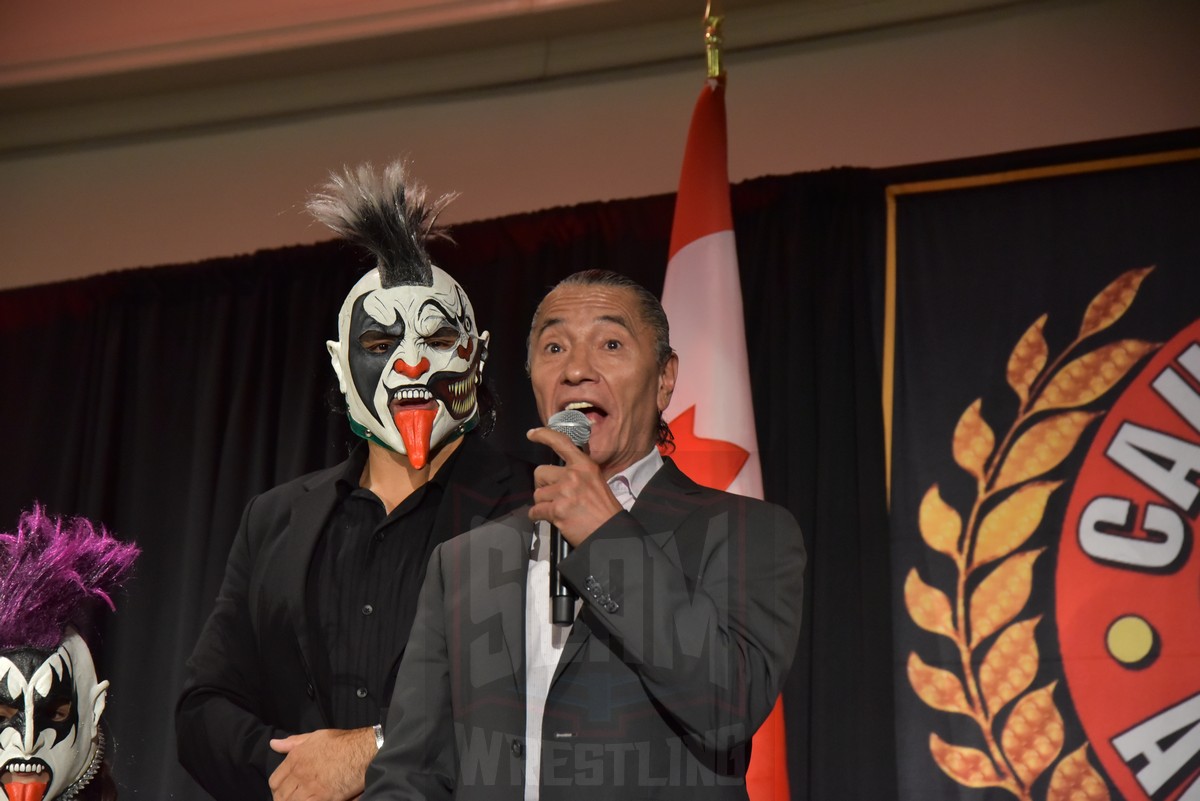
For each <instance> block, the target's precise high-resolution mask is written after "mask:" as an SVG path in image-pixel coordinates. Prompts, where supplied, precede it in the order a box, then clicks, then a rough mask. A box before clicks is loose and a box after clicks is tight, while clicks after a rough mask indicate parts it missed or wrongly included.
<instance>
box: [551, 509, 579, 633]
mask: <svg viewBox="0 0 1200 801" xmlns="http://www.w3.org/2000/svg"><path fill="white" fill-rule="evenodd" d="M570 553H571V543H569V542H567V539H566V537H564V536H563V535H562V532H561V531H559V530H558V526H551V527H550V619H551V620H552V621H554V623H555V624H557V625H560V626H569V625H571V624H572V623H574V622H575V601H576V599H577V598H578V597H579V596H577V595H576V594H575V593H574V592H573V591H572V590H571V588H570V587H568V586H567V585H566V583H565V582H564V581H563V580H562V574H561V573H559V572H558V560H559V559H565V558H567V556H569V555H570Z"/></svg>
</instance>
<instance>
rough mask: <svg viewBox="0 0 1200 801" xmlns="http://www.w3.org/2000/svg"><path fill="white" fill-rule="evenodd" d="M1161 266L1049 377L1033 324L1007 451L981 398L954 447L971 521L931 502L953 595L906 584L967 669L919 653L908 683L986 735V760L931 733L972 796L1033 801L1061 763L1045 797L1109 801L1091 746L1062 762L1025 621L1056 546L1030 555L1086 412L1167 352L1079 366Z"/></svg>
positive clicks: (1136, 349) (1015, 370)
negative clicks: (970, 484) (997, 793)
mask: <svg viewBox="0 0 1200 801" xmlns="http://www.w3.org/2000/svg"><path fill="white" fill-rule="evenodd" d="M1152 269H1154V268H1153V267H1145V268H1142V269H1137V270H1130V271H1128V272H1126V273H1125V274H1124V275H1122V276H1120V277H1119V278H1117V279H1116V280H1115V281H1113V282H1112V283H1111V284H1109V285H1108V286H1107V287H1106V288H1105V289H1104V290H1103V291H1102V292H1100V294H1098V295H1097V296H1096V297H1095V298H1093V299H1092V302H1091V303H1090V304H1089V305H1088V307H1087V311H1086V312H1085V313H1084V316H1083V323H1082V325H1081V326H1080V329H1079V334H1078V335H1077V336H1076V337H1075V340H1074V341H1073V342H1071V343H1070V344H1069V345H1067V347H1066V348H1065V349H1064V350H1063V351H1062V352H1061V353H1060V354H1059V355H1058V356H1057V357H1056V358H1055V359H1054V361H1053V362H1051V363H1050V366H1049V367H1048V368H1047V366H1046V365H1047V362H1048V361H1049V358H1050V354H1049V348H1048V346H1047V344H1046V339H1045V337H1044V336H1043V333H1042V331H1043V328H1044V326H1045V324H1046V315H1042V316H1041V317H1040V318H1038V319H1037V320H1036V321H1035V322H1034V323H1033V325H1031V326H1030V327H1029V329H1028V330H1027V331H1026V332H1025V333H1024V335H1023V336H1022V337H1021V339H1020V341H1019V342H1017V345H1016V347H1015V348H1014V349H1013V351H1012V355H1011V356H1010V357H1009V359H1008V370H1007V380H1008V384H1009V386H1010V387H1012V389H1013V391H1014V392H1016V394H1017V397H1018V399H1019V400H1020V407H1019V409H1018V411H1017V415H1016V419H1014V420H1013V422H1012V424H1011V425H1010V426H1009V428H1008V430H1007V431H1006V432H1005V434H1004V436H1003V439H1002V440H1001V441H1000V444H999V446H998V447H997V445H996V435H995V434H994V433H993V430H992V428H991V427H990V426H989V425H988V423H987V421H986V420H984V418H983V414H982V400H981V399H977V400H976V401H975V402H973V403H972V404H971V405H970V406H968V407H967V409H966V411H964V412H963V414H962V416H961V417H960V418H959V421H958V425H957V426H956V427H955V430H954V437H953V447H952V450H953V454H954V460H955V462H956V463H957V464H958V466H959V467H961V468H962V469H963V470H965V471H966V472H967V473H969V474H970V475H971V476H972V477H973V478H974V479H975V494H974V502H973V503H972V504H971V509H970V511H969V512H968V514H967V516H966V524H965V525H964V524H963V517H962V515H961V514H960V513H959V511H958V510H957V509H955V508H954V507H952V506H950V505H949V504H948V503H946V502H945V501H944V500H943V499H942V496H941V494H940V492H939V490H938V485H937V484H934V485H933V486H931V487H930V488H929V490H928V491H927V492H926V493H925V496H924V498H923V499H922V501H921V506H920V510H919V512H918V518H919V519H918V524H919V527H920V531H921V537H922V539H923V540H924V541H925V544H926V545H928V546H929V547H930V548H932V549H933V550H935V551H937V552H938V553H941V554H944V555H945V556H947V557H949V558H950V559H951V560H952V561H953V562H954V567H955V570H956V574H957V580H956V582H955V586H954V589H953V593H952V595H951V594H948V593H946V592H944V591H943V590H941V589H938V588H937V587H934V586H931V585H930V584H928V583H926V582H925V581H923V580H922V579H921V577H920V575H919V574H918V572H917V569H916V568H913V569H912V570H910V571H909V573H908V577H907V579H906V580H905V583H904V602H905V605H906V606H907V608H908V613H909V615H910V616H911V617H912V619H913V622H915V623H916V624H917V625H918V626H920V627H921V628H922V629H925V630H926V631H928V632H932V633H933V634H937V635H940V636H943V637H946V638H948V639H949V640H951V641H952V642H953V643H954V645H955V647H956V649H957V653H958V661H959V665H958V667H959V672H954V671H951V670H943V669H941V668H938V667H933V666H931V665H928V664H926V663H925V662H924V661H923V660H922V659H921V657H920V656H918V655H917V653H916V652H915V651H914V652H912V653H910V654H909V657H908V680H909V683H910V684H911V685H912V688H913V690H914V691H915V692H916V694H917V695H918V696H919V697H920V699H921V700H922V701H924V702H925V703H926V704H928V705H929V706H931V707H933V708H934V709H936V710H939V711H942V712H954V713H958V714H961V715H966V716H967V717H969V718H971V719H972V720H973V721H975V724H976V725H977V726H978V727H979V731H980V734H982V736H983V741H984V743H985V744H986V749H985V750H980V749H978V748H970V747H967V746H962V745H954V744H951V743H947V742H945V741H944V740H942V738H940V737H938V735H937V734H936V733H932V732H931V733H930V735H929V750H930V752H931V753H932V755H933V759H934V761H935V762H936V763H937V764H938V766H939V767H940V768H941V769H942V770H943V771H944V772H945V773H946V774H947V775H948V776H949V777H950V778H952V779H954V781H956V782H958V783H959V784H962V785H964V786H967V787H979V788H984V787H997V788H1001V789H1004V790H1007V791H1008V792H1009V793H1011V794H1012V795H1013V796H1015V797H1016V798H1018V799H1021V801H1034V799H1033V795H1032V788H1033V785H1034V783H1035V782H1036V781H1037V780H1038V779H1039V778H1040V777H1041V776H1042V775H1043V774H1044V773H1045V772H1046V771H1047V770H1048V769H1049V768H1050V767H1051V766H1052V765H1053V766H1055V767H1054V772H1053V773H1052V774H1051V777H1050V782H1049V785H1048V788H1047V790H1046V793H1045V797H1044V798H1045V801H1068V799H1070V801H1084V800H1085V799H1086V800H1087V801H1101V800H1102V799H1103V800H1105V801H1107V799H1108V797H1109V795H1108V789H1107V786H1106V785H1105V783H1104V780H1103V779H1102V778H1101V776H1100V775H1099V773H1097V772H1096V770H1095V769H1094V768H1093V767H1092V765H1091V763H1090V761H1089V760H1088V755H1087V748H1088V745H1087V743H1086V742H1085V743H1083V744H1082V745H1081V746H1079V747H1078V748H1076V749H1075V750H1074V751H1072V752H1071V753H1069V754H1067V755H1066V756H1064V757H1062V758H1061V759H1060V758H1059V757H1060V755H1061V753H1062V750H1063V746H1064V744H1065V743H1064V739H1065V736H1064V730H1063V718H1062V714H1061V713H1060V712H1059V710H1058V707H1057V705H1056V704H1055V702H1054V689H1055V686H1056V685H1057V682H1055V681H1052V682H1050V683H1049V684H1047V685H1045V686H1044V687H1040V688H1038V689H1033V690H1031V689H1030V687H1031V685H1032V684H1033V681H1034V678H1035V677H1036V675H1037V672H1038V666H1039V654H1038V648H1037V642H1036V640H1035V638H1034V629H1036V628H1037V625H1038V623H1039V621H1040V620H1041V616H1040V615H1035V616H1032V617H1027V618H1024V619H1021V620H1018V619H1017V618H1018V616H1019V615H1020V614H1021V613H1022V611H1023V610H1024V608H1025V604H1026V602H1027V601H1028V600H1029V596H1030V594H1031V592H1032V589H1033V565H1034V562H1036V561H1037V559H1038V557H1039V556H1041V554H1042V552H1043V551H1045V550H1046V549H1045V548H1029V549H1025V550H1021V548H1022V546H1024V545H1025V543H1026V542H1027V541H1028V539H1029V537H1030V536H1031V535H1032V534H1033V533H1034V531H1035V530H1036V529H1037V527H1038V526H1039V525H1040V524H1041V522H1042V517H1043V515H1044V513H1045V510H1046V503H1047V502H1048V500H1049V499H1050V495H1051V494H1052V493H1053V492H1054V491H1055V490H1056V489H1057V488H1058V487H1059V485H1060V484H1061V483H1062V482H1060V481H1040V480H1038V479H1039V478H1040V477H1041V476H1044V475H1045V474H1047V473H1049V472H1050V471H1051V470H1053V469H1054V468H1055V467H1057V466H1058V465H1059V464H1061V463H1062V461H1063V460H1064V459H1066V458H1067V456H1068V455H1069V454H1070V453H1071V451H1072V450H1073V449H1074V448H1075V445H1076V444H1077V443H1078V441H1079V438H1080V436H1081V435H1082V434H1083V432H1084V430H1085V429H1086V428H1087V426H1088V424H1089V423H1091V422H1092V420H1094V419H1095V418H1096V417H1098V416H1099V415H1100V414H1102V412H1089V411H1081V410H1080V407H1083V406H1086V405H1088V404H1090V403H1091V402H1092V401H1095V400H1097V399H1098V398H1100V397H1101V396H1102V395H1104V394H1105V393H1106V392H1108V391H1109V390H1110V389H1112V387H1113V386H1115V385H1116V384H1117V382H1119V381H1120V380H1121V378H1122V377H1124V376H1125V375H1126V374H1127V373H1128V372H1129V370H1130V369H1132V368H1133V366H1134V365H1135V364H1137V363H1138V362H1139V361H1140V360H1141V359H1142V358H1143V357H1144V356H1146V355H1147V354H1148V353H1150V352H1152V351H1153V350H1154V349H1155V348H1157V347H1158V344H1156V343H1150V342H1143V341H1140V340H1136V339H1125V340H1120V341H1118V342H1113V343H1111V344H1108V345H1103V346H1101V347H1098V348H1095V349H1094V350H1091V351H1088V352H1086V353H1083V355H1080V356H1073V354H1075V353H1076V352H1077V351H1078V350H1080V349H1081V346H1082V345H1083V343H1084V342H1085V341H1086V340H1088V339H1090V338H1091V337H1092V336H1094V335H1095V334H1097V333H1099V332H1100V331H1103V330H1104V329H1106V328H1108V327H1109V326H1111V325H1112V324H1113V323H1115V322H1116V321H1117V320H1118V319H1120V317H1121V316H1122V315H1123V314H1124V313H1125V312H1126V310H1128V308H1129V306H1130V305H1131V304H1132V303H1133V300H1134V298H1135V297H1136V296H1137V292H1138V289H1139V288H1140V287H1141V284H1142V280H1143V279H1144V278H1145V277H1146V275H1147V274H1149V272H1150V271H1151V270H1152ZM1068 359H1070V361H1068ZM980 576H982V578H981V579H980V580H978V581H975V580H974V579H977V578H978V577H980ZM984 647H986V652H984V653H983V658H982V661H979V660H977V658H976V657H977V655H978V654H979V653H980V649H982V648H984ZM1010 705H1011V706H1010ZM1006 710H1008V711H1007V714H1002V713H1004V712H1005V711H1006ZM1056 762H1057V764H1055V763H1056Z"/></svg>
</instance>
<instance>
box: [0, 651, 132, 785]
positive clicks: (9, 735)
mask: <svg viewBox="0 0 1200 801" xmlns="http://www.w3.org/2000/svg"><path fill="white" fill-rule="evenodd" d="M107 691H108V682H107V681H103V682H101V681H98V680H97V679H96V668H95V665H94V664H93V662H92V654H91V651H89V650H88V647H87V644H86V643H85V642H84V641H83V638H82V637H80V636H79V634H78V633H77V632H76V631H75V630H74V629H73V628H69V627H68V628H67V636H66V638H65V639H64V640H63V642H62V644H61V645H59V646H58V648H56V649H55V650H53V651H43V650H40V649H37V648H18V649H14V650H10V651H6V652H4V653H0V781H3V788H4V792H5V794H6V795H7V798H8V800H9V801H49V800H50V799H56V798H69V797H72V796H74V794H75V792H76V791H78V789H80V788H81V787H82V786H84V785H86V784H87V782H88V781H90V779H91V778H92V776H93V775H94V774H95V772H96V770H97V769H98V768H99V766H100V761H101V759H102V758H103V753H102V748H103V740H102V736H101V734H100V730H99V725H100V716H101V715H102V714H103V713H104V703H105V697H106V695H107ZM64 794H65V795H64Z"/></svg>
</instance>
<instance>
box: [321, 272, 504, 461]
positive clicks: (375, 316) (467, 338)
mask: <svg viewBox="0 0 1200 801" xmlns="http://www.w3.org/2000/svg"><path fill="white" fill-rule="evenodd" d="M487 342H488V333H487V332H486V331H485V332H483V333H482V334H481V333H479V331H478V329H477V328H476V326H475V313H474V311H473V310H472V309H471V302H470V301H469V300H468V299H467V295H466V293H465V292H463V290H462V287H460V286H459V285H458V283H457V282H456V281H455V280H454V279H453V278H451V277H450V276H449V275H448V274H446V273H445V272H444V271H443V270H441V269H439V268H437V267H434V268H433V286H430V287H426V286H401V287H393V288H390V289H383V288H382V287H381V286H380V283H379V273H378V271H377V270H372V271H371V272H369V273H367V274H366V275H365V276H363V278H362V279H361V280H360V281H359V282H358V283H357V284H356V285H355V286H354V289H352V290H350V294H349V295H348V296H347V297H346V301H345V303H343V304H342V310H341V313H340V314H339V315H338V341H337V342H328V343H326V344H327V345H328V347H329V355H330V357H331V358H332V360H333V369H334V371H335V372H336V373H337V376H338V382H339V384H340V386H341V390H342V392H343V393H345V395H346V405H347V407H348V410H349V412H350V419H351V421H352V423H354V424H356V426H355V430H356V431H358V433H360V435H362V436H364V437H366V438H367V439H368V440H373V441H376V442H380V443H382V444H384V445H386V446H388V447H389V448H391V449H392V450H394V451H397V452H399V453H404V454H407V455H408V459H409V462H411V463H412V466H413V467H415V468H418V469H420V468H422V467H424V466H425V465H426V463H427V462H428V460H429V457H430V454H432V453H435V452H436V451H437V449H438V448H439V447H441V446H442V445H443V444H444V443H446V442H447V441H448V440H450V439H451V438H452V436H453V435H455V434H456V433H458V432H459V431H466V430H468V429H469V428H470V427H472V426H473V425H474V424H475V422H476V420H477V418H478V415H479V408H478V405H477V403H476V396H475V388H476V385H477V384H478V383H479V381H480V380H481V378H482V373H483V362H484V360H485V359H486V358H487Z"/></svg>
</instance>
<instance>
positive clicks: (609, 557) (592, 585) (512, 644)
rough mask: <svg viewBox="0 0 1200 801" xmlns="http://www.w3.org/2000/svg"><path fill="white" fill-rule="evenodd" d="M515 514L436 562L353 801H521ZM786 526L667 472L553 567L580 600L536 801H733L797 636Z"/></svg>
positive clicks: (453, 546) (797, 561) (520, 519)
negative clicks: (358, 798)
mask: <svg viewBox="0 0 1200 801" xmlns="http://www.w3.org/2000/svg"><path fill="white" fill-rule="evenodd" d="M526 513H527V510H518V511H516V512H514V513H513V514H511V515H509V516H507V517H505V518H502V519H499V520H497V521H495V522H492V523H488V524H486V525H484V526H482V527H481V528H478V529H476V530H474V531H471V532H469V533H467V534H465V535H463V536H461V537H456V538H455V539H453V540H451V541H450V542H447V543H445V544H444V545H441V546H439V547H438V548H436V549H435V550H434V553H433V557H432V559H431V560H430V566H429V570H428V572H427V574H426V579H425V585H424V587H423V588H422V591H421V592H422V594H421V601H420V607H419V608H418V611H417V619H416V621H415V622H414V624H413V632H412V634H411V636H410V639H409V647H408V650H407V651H406V653H405V656H404V659H403V661H402V662H401V665H400V671H399V674H398V675H397V678H396V687H395V692H394V694H393V696H392V706H391V710H390V711H389V713H388V730H387V736H386V741H385V743H384V746H383V749H382V750H381V751H380V752H379V754H378V755H377V757H376V758H375V760H374V762H372V764H371V767H370V768H369V769H368V771H367V789H366V793H365V794H364V796H363V798H364V801H379V800H380V799H417V798H421V799H425V798H449V797H456V798H459V799H488V800H489V801H493V800H495V799H499V800H500V801H519V799H521V798H522V797H523V785H524V758H525V743H524V739H525V703H526V698H525V669H524V661H525V614H524V606H525V585H526V571H527V569H528V564H529V550H530V543H531V534H532V525H531V524H530V523H529V521H528V518H527V514H526ZM804 561H805V556H804V547H803V544H802V540H801V535H800V530H799V527H798V526H797V524H796V521H795V519H794V518H793V517H792V516H791V515H790V514H789V513H788V512H786V511H785V510H783V509H781V508H779V507H777V506H773V505H770V504H766V503H763V502H761V501H756V500H753V499H750V498H744V497H741V496H736V495H730V494H728V493H723V492H717V491H714V490H710V489H706V488H703V487H701V486H699V485H697V484H695V483H693V482H692V481H690V480H689V479H688V478H687V477H686V476H684V475H683V474H682V473H681V472H680V471H679V470H678V468H676V467H675V465H674V464H673V463H672V462H671V461H670V460H666V462H665V464H664V465H663V467H662V469H661V470H659V472H658V473H657V474H655V476H654V477H653V478H652V479H651V481H650V483H649V484H648V485H647V486H646V488H645V489H644V490H643V491H642V493H641V495H640V496H639V497H638V500H637V503H636V504H635V505H634V507H633V509H632V512H621V513H619V514H617V515H615V516H614V517H613V518H612V519H611V520H609V521H608V522H607V523H605V524H604V525H603V526H602V527H601V528H599V529H598V530H597V531H595V532H594V533H593V534H592V535H591V536H590V537H589V538H588V539H587V540H586V541H585V542H584V543H583V544H582V545H581V546H580V547H579V548H577V549H575V551H574V552H573V553H572V554H571V555H570V556H569V557H567V558H566V559H564V560H563V561H562V562H561V563H560V570H561V572H562V574H563V576H564V578H565V579H566V580H567V581H568V583H570V584H571V585H572V586H573V587H574V588H576V589H577V590H578V591H579V592H580V595H581V596H582V597H583V599H584V605H583V611H582V612H581V614H580V616H579V618H578V619H577V621H576V623H575V625H574V628H573V629H572V632H571V635H570V637H569V638H568V640H567V643H566V646H565V648H564V650H563V653H562V656H561V658H560V660H559V664H558V668H557V671H556V673H555V676H554V678H553V680H552V683H551V686H550V690H549V693H548V696H547V699H546V707H545V719H544V726H543V731H542V734H543V737H542V742H543V745H542V754H541V759H542V772H541V799H542V801H557V799H564V801H565V800H568V799H569V801H589V800H590V799H622V800H624V799H643V798H663V799H680V800H681V801H682V799H688V801H691V800H692V799H710V798H711V799H744V798H745V797H746V790H745V771H746V767H747V765H748V762H749V756H750V738H751V736H752V735H753V733H754V731H755V730H756V729H757V728H758V726H759V725H760V724H761V723H762V721H763V720H764V719H765V718H766V716H767V714H768V713H769V712H770V710H771V708H772V706H773V705H774V702H775V700H776V698H777V697H778V694H779V691H780V688H781V686H782V684H783V681H784V678H785V677H786V675H787V672H788V669H789V667H790V665H791V661H792V657H793V655H794V652H795V647H796V642H797V640H798V636H799V629H800V614H801V597H802V593H803V570H804Z"/></svg>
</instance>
